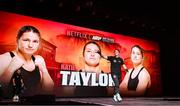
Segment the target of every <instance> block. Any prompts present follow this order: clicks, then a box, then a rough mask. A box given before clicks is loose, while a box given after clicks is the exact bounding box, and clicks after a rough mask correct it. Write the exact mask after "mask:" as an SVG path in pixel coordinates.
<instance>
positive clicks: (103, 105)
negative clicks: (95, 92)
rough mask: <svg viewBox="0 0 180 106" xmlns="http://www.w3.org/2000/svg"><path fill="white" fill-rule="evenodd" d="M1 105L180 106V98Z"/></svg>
mask: <svg viewBox="0 0 180 106" xmlns="http://www.w3.org/2000/svg"><path fill="white" fill-rule="evenodd" d="M0 104H1V105H13V104H14V105H34V104H37V105H99V106H116V105H121V106H149V105H151V106H154V105H158V106H164V105H166V106H179V105H180V98H175V97H123V101H122V102H118V103H117V102H114V101H113V100H112V98H111V97H105V98H100V97H97V98H92V97H91V98H55V99H54V100H52V99H50V98H44V97H43V99H42V97H41V98H29V100H21V102H12V100H10V99H1V101H0Z"/></svg>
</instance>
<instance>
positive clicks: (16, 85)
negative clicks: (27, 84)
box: [12, 70, 24, 101]
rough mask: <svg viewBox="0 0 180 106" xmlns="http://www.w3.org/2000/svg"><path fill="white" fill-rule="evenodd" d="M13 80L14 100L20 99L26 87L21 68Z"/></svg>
mask: <svg viewBox="0 0 180 106" xmlns="http://www.w3.org/2000/svg"><path fill="white" fill-rule="evenodd" d="M12 82H13V93H14V97H13V101H19V95H20V93H21V92H22V90H23V88H24V82H23V78H22V75H21V70H17V71H16V72H15V73H14V74H13V77H12Z"/></svg>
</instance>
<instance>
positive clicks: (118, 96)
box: [116, 93, 122, 102]
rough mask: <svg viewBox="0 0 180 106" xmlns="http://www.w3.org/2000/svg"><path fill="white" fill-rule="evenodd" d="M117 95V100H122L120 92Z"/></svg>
mask: <svg viewBox="0 0 180 106" xmlns="http://www.w3.org/2000/svg"><path fill="white" fill-rule="evenodd" d="M116 97H117V100H118V101H119V102H120V101H122V98H121V96H120V94H119V93H117V94H116Z"/></svg>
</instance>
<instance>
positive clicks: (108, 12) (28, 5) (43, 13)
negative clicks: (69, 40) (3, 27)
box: [0, 0, 175, 41]
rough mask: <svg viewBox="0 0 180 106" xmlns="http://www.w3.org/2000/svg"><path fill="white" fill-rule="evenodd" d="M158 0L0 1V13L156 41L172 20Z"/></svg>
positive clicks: (164, 32) (165, 31) (164, 6)
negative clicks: (9, 13)
mask: <svg viewBox="0 0 180 106" xmlns="http://www.w3.org/2000/svg"><path fill="white" fill-rule="evenodd" d="M167 4H168V5H167ZM167 6H170V3H168V2H167V3H165V2H160V1H158V0H148V1H147V0H146V1H145V0H144V1H141V0H1V1H0V9H1V10H4V11H8V12H14V13H18V14H23V15H27V16H33V17H37V18H43V19H48V20H52V21H57V22H62V23H66V24H72V25H76V26H81V27H87V28H93V29H97V30H103V31H107V32H112V33H117V34H124V35H128V36H134V37H139V38H143V39H148V40H153V41H159V40H160V38H161V37H162V36H164V35H165V34H167V33H168V31H169V25H170V24H172V21H173V20H169V18H170V19H172V18H171V16H173V14H172V10H175V8H173V9H168V8H167Z"/></svg>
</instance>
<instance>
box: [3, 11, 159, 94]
mask: <svg viewBox="0 0 180 106" xmlns="http://www.w3.org/2000/svg"><path fill="white" fill-rule="evenodd" d="M24 25H32V26H35V27H36V28H38V29H39V30H40V33H41V36H42V38H43V40H42V47H41V48H40V50H39V52H38V54H40V55H42V56H43V57H44V59H45V61H46V66H47V68H48V71H49V73H50V75H51V77H52V79H53V81H54V83H55V86H54V94H55V95H56V96H57V97H75V96H86V97H87V96H112V94H113V82H112V78H111V76H110V63H109V61H107V60H105V59H103V58H101V59H100V60H99V67H100V70H102V71H103V73H99V72H96V71H95V72H90V73H89V74H87V73H86V74H82V72H83V71H82V72H79V71H80V70H82V69H84V66H85V62H84V56H83V47H84V45H85V44H86V43H87V42H89V41H95V42H96V43H97V44H99V46H100V48H101V53H102V54H103V55H107V56H110V55H113V50H114V49H115V48H118V49H119V50H120V51H121V52H120V56H121V57H122V58H123V59H124V62H125V64H126V65H127V67H128V68H129V69H130V68H132V67H133V66H132V62H131V60H130V51H131V47H132V46H133V45H140V46H141V47H142V48H143V49H144V50H145V51H144V65H145V67H146V68H147V70H148V72H149V73H150V77H151V88H150V89H149V93H148V95H147V96H158V95H161V93H162V88H161V73H160V63H159V62H160V60H159V59H160V58H159V57H160V56H159V55H160V51H159V50H160V49H159V45H158V43H157V42H153V41H148V40H144V39H139V38H134V37H131V36H128V35H122V34H114V33H109V32H105V31H99V30H95V29H90V28H84V27H79V26H74V25H68V24H64V23H59V22H54V21H50V20H44V19H39V18H33V17H29V16H23V15H18V14H14V13H8V12H3V11H0V53H1V54H2V53H4V52H7V51H11V50H14V49H15V47H16V35H17V31H18V30H19V29H20V28H21V27H22V26H24ZM93 73H96V74H93ZM125 74H126V73H125V71H124V69H122V80H123V79H124V76H125ZM83 75H84V79H86V81H87V84H84V85H83V84H82V83H81V81H82V78H80V76H81V77H82V76H83ZM88 76H89V77H88ZM100 78H101V79H100ZM102 79H103V80H102ZM89 82H91V84H89ZM99 85H100V86H99ZM78 87H79V90H80V91H78V92H76V93H75V89H76V88H78ZM99 88H102V89H99ZM103 88H105V89H106V90H105V91H104V92H101V91H102V90H104V89H103ZM85 92H86V93H85ZM88 92H90V93H88ZM78 93H79V94H78ZM81 93H83V94H82V95H81ZM123 96H127V95H123Z"/></svg>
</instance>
